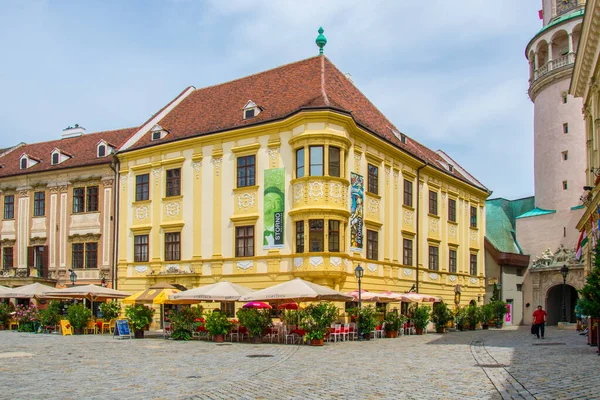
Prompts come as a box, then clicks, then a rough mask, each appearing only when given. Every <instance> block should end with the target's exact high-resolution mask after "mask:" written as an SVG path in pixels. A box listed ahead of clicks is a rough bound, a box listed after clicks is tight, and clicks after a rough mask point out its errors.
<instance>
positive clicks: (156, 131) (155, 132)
mask: <svg viewBox="0 0 600 400" xmlns="http://www.w3.org/2000/svg"><path fill="white" fill-rule="evenodd" d="M168 133H169V132H168V131H167V130H166V129H163V127H162V126H160V125H154V128H152V140H153V141H154V140H161V139H163V138H164V137H165V136H167V134H168Z"/></svg>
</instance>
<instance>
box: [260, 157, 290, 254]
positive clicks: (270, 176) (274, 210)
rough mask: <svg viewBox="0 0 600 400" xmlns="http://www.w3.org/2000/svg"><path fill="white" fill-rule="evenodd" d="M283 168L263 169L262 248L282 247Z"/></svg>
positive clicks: (283, 208) (283, 209)
mask: <svg viewBox="0 0 600 400" xmlns="http://www.w3.org/2000/svg"><path fill="white" fill-rule="evenodd" d="M284 211H285V169H283V168H273V169H267V170H265V190H264V214H263V216H264V223H265V225H264V232H263V249H283V234H284V231H283V219H284Z"/></svg>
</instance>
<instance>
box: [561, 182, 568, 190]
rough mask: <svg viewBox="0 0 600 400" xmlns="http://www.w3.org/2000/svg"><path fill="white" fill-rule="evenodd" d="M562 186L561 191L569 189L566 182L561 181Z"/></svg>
mask: <svg viewBox="0 0 600 400" xmlns="http://www.w3.org/2000/svg"><path fill="white" fill-rule="evenodd" d="M562 186H563V190H567V189H568V188H569V183H568V182H567V181H563V183H562Z"/></svg>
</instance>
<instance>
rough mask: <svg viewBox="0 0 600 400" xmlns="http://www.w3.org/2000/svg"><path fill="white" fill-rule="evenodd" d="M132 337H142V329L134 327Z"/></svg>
mask: <svg viewBox="0 0 600 400" xmlns="http://www.w3.org/2000/svg"><path fill="white" fill-rule="evenodd" d="M133 337H134V338H136V339H143V338H144V330H143V329H136V330H135V331H133Z"/></svg>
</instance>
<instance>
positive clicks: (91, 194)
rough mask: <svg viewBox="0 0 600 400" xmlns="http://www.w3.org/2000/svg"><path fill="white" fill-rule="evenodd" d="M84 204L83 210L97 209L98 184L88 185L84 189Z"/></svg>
mask: <svg viewBox="0 0 600 400" xmlns="http://www.w3.org/2000/svg"><path fill="white" fill-rule="evenodd" d="M85 191H86V204H85V211H87V212H91V211H98V186H90V187H87V188H86V189H85Z"/></svg>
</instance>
